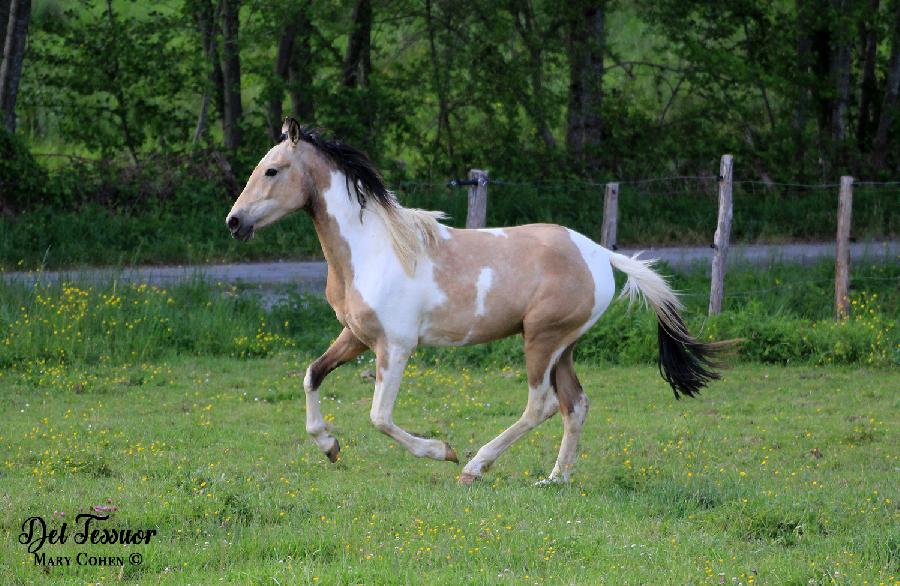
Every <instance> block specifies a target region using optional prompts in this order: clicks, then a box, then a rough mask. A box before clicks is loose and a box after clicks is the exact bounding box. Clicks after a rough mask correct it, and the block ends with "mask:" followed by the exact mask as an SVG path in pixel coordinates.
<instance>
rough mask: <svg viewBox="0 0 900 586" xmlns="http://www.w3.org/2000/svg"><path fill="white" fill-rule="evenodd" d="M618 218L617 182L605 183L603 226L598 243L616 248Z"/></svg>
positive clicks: (612, 248) (609, 247)
mask: <svg viewBox="0 0 900 586" xmlns="http://www.w3.org/2000/svg"><path fill="white" fill-rule="evenodd" d="M618 218H619V184H618V183H607V184H606V191H605V193H604V194H603V227H602V228H601V229H600V245H601V246H604V247H606V248H608V249H609V250H616V248H618V247H617V246H616V222H617V221H618Z"/></svg>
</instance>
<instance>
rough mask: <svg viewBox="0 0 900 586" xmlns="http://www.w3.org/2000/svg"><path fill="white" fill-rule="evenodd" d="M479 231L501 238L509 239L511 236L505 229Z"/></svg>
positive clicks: (480, 229)
mask: <svg viewBox="0 0 900 586" xmlns="http://www.w3.org/2000/svg"><path fill="white" fill-rule="evenodd" d="M478 231H479V232H485V233H487V234H492V235H494V236H499V237H500V238H509V234H507V233H506V230H504V229H503V228H478Z"/></svg>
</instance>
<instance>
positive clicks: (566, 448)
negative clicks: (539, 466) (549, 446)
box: [548, 395, 588, 482]
mask: <svg viewBox="0 0 900 586" xmlns="http://www.w3.org/2000/svg"><path fill="white" fill-rule="evenodd" d="M587 412H588V400H587V396H586V395H581V397H580V398H579V400H578V402H577V403H575V404H574V405H573V406H572V412H571V413H569V414H565V413H563V414H562V417H563V427H564V431H563V439H562V444H561V445H560V446H559V456H557V458H556V465H555V466H554V467H553V471H552V472H551V473H550V477H549V478H548V480H549V481H550V482H568V481H569V474H571V472H572V468H573V466H574V465H575V457H576V456H577V455H578V440H579V439H580V437H581V428H582V427H583V426H584V420H585V418H586V417H587Z"/></svg>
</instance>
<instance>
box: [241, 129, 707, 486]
mask: <svg viewBox="0 0 900 586" xmlns="http://www.w3.org/2000/svg"><path fill="white" fill-rule="evenodd" d="M296 210H305V211H306V212H307V213H308V214H309V215H310V216H311V218H312V221H313V224H314V226H315V229H316V233H317V235H318V237H319V241H320V242H321V245H322V251H323V252H324V254H325V259H326V261H327V262H328V282H327V286H326V289H325V296H326V297H327V299H328V303H329V304H330V305H331V307H332V308H333V309H334V312H335V314H336V316H337V319H338V321H340V323H341V324H342V325H343V326H344V329H343V330H342V331H341V333H340V335H339V336H338V337H337V339H336V340H335V341H334V343H332V344H331V346H330V347H329V348H328V350H326V351H325V353H324V354H322V356H321V357H319V358H318V359H317V360H315V361H314V362H313V363H312V364H311V365H310V366H309V368H308V369H307V371H306V377H305V378H304V381H303V386H304V389H305V391H306V431H307V432H308V433H309V434H310V435H311V436H312V438H313V439H314V440H315V442H316V444H317V445H318V447H319V449H321V450H322V451H323V452H324V453H325V454H326V455H327V456H328V458H329V459H330V460H331V461H332V462H334V461H336V460H337V458H338V454H339V452H340V445H339V444H338V441H337V439H335V438H334V437H333V436H332V435H331V434H330V433H329V431H328V429H327V428H326V426H325V422H324V420H323V419H322V413H321V411H320V409H319V393H318V389H319V385H321V384H322V380H323V379H324V378H325V376H326V375H327V374H328V373H330V372H331V371H332V370H334V369H335V368H337V367H339V366H340V365H342V364H345V363H346V362H349V361H350V360H353V359H354V358H355V357H357V356H358V355H360V354H361V353H362V352H364V351H365V350H368V349H371V350H373V351H374V352H375V357H376V364H377V369H376V375H375V394H374V397H373V399H372V409H371V414H370V415H371V419H372V423H373V424H374V425H375V427H376V428H378V429H379V430H380V431H382V432H383V433H385V434H387V435H389V436H390V437H392V438H393V439H394V440H396V441H397V442H398V443H400V444H401V445H402V446H404V447H405V448H406V449H408V450H409V451H410V452H412V453H413V454H414V455H416V456H420V457H421V456H426V457H429V458H433V459H435V460H449V461H452V462H456V463H459V460H458V458H457V455H456V452H454V451H453V449H452V448H451V447H450V445H449V444H447V443H446V442H443V441H440V440H437V439H427V438H422V437H417V436H415V435H413V434H411V433H409V432H407V431H405V430H404V429H402V428H400V427H399V426H397V425H396V424H395V423H394V421H393V418H392V412H393V409H394V403H395V401H396V399H397V392H398V390H399V389H400V382H401V379H402V378H403V372H404V369H405V366H406V362H407V360H408V359H409V357H410V355H411V354H412V352H413V351H414V350H415V348H416V347H417V346H419V345H422V344H425V345H431V346H462V345H466V344H481V343H484V342H490V341H492V340H497V339H500V338H505V337H507V336H512V335H513V334H522V336H523V338H524V346H525V362H526V370H527V376H528V404H527V406H526V407H525V412H524V413H523V414H522V416H521V417H520V418H519V420H518V421H516V422H515V423H513V424H512V425H511V426H510V427H509V428H508V429H506V430H505V431H503V432H502V433H501V434H500V435H498V436H497V437H496V438H494V439H493V440H491V441H490V442H489V443H487V444H486V445H485V446H484V447H482V448H481V449H480V450H478V453H477V454H476V455H475V457H474V458H472V460H470V461H469V462H468V463H467V464H466V465H465V467H464V468H463V470H462V472H461V474H460V478H459V480H460V482H461V483H464V484H469V483H471V482H473V481H474V480H475V479H477V478H479V477H480V476H481V475H482V474H483V473H484V472H485V471H486V470H487V469H488V468H489V467H490V465H491V464H493V462H494V461H495V460H496V459H497V458H498V457H499V456H500V455H501V454H502V453H503V452H504V451H505V450H506V449H507V448H509V446H510V445H512V443H513V442H515V441H516V440H518V439H519V438H520V437H522V436H523V435H524V434H525V433H527V432H528V431H530V430H531V429H533V428H534V427H536V426H537V425H539V424H540V423H541V422H543V421H545V420H546V419H548V418H550V417H551V416H552V415H553V414H554V413H556V412H557V411H559V412H560V414H561V416H562V421H563V430H564V431H563V439H562V444H561V446H560V449H559V456H558V457H557V460H556V465H555V466H554V467H553V471H552V472H551V473H550V476H549V478H548V479H547V481H550V482H553V481H556V482H564V481H566V480H568V478H569V474H570V472H571V470H572V466H573V463H574V461H575V457H576V452H577V448H578V439H579V436H580V434H581V429H582V426H583V424H584V420H585V416H586V415H587V411H588V399H587V396H586V395H585V393H584V391H583V390H582V387H581V384H580V383H579V382H578V377H577V376H576V374H575V369H574V364H573V360H572V353H573V350H574V348H575V343H576V341H577V340H578V338H579V337H580V336H581V335H582V334H584V333H585V332H586V331H587V330H588V329H589V328H590V327H591V326H592V325H593V324H594V323H595V322H596V321H597V319H598V318H599V317H600V315H601V314H602V313H603V312H604V311H605V310H606V308H607V307H608V306H609V304H610V302H611V301H612V299H613V294H614V292H615V291H614V290H615V282H614V280H613V269H617V270H619V271H622V272H624V273H625V274H626V275H627V276H628V280H627V282H626V284H625V286H624V288H623V290H622V293H621V295H624V296H626V297H629V298H630V299H631V300H634V299H636V298H638V297H641V296H642V297H643V298H644V300H645V301H646V303H648V304H649V305H650V306H651V307H652V308H653V310H654V311H655V312H656V315H657V318H658V322H659V326H658V331H659V352H660V353H659V370H660V373H661V374H662V376H663V378H664V379H665V380H666V381H667V382H668V383H669V384H670V385H671V387H672V389H673V391H674V393H675V397H676V398H678V396H679V394H685V395H688V396H694V395H695V394H696V393H697V392H698V391H699V390H700V389H701V388H702V387H704V386H705V385H706V384H707V383H708V382H709V381H710V380H712V379H717V378H719V375H718V374H717V373H716V372H715V370H714V368H715V364H714V362H713V357H714V355H715V354H716V352H717V350H718V349H719V347H720V345H718V344H704V343H700V342H698V341H697V340H696V339H695V338H693V337H692V336H691V334H690V333H689V332H688V331H687V328H686V327H685V325H684V322H683V321H682V319H681V317H680V315H679V313H680V310H681V304H680V303H679V301H678V298H677V296H676V295H675V293H673V291H672V290H671V289H670V288H669V286H668V285H667V283H666V281H665V280H664V279H663V278H662V277H661V276H660V275H659V274H657V273H656V272H654V271H653V269H652V261H643V260H637V259H636V258H629V257H626V256H623V255H621V254H617V253H615V252H612V251H610V250H607V249H605V248H603V247H602V246H599V245H597V244H595V243H594V242H592V241H591V240H590V239H588V238H586V237H585V236H582V235H581V234H579V233H577V232H574V231H572V230H569V229H567V228H564V227H562V226H556V225H550V224H532V225H527V226H518V227H513V228H491V229H482V230H459V229H455V228H450V227H448V226H445V225H443V224H441V223H439V220H441V219H443V218H444V215H443V214H442V213H439V212H430V211H423V210H418V209H409V208H404V207H402V206H401V205H400V204H399V203H398V201H397V199H396V198H395V197H394V194H393V193H391V192H390V191H389V190H388V189H387V187H386V186H385V183H384V180H383V179H382V177H381V175H380V174H379V172H378V170H376V169H375V167H374V166H373V165H372V163H371V162H370V160H369V158H368V157H367V156H366V155H365V154H364V153H363V152H361V151H359V150H357V149H355V148H353V147H351V146H349V145H347V144H344V143H342V142H339V141H335V140H329V139H327V138H325V137H323V136H322V135H321V134H320V133H319V132H317V131H315V130H308V129H305V128H303V127H301V126H300V125H299V124H298V123H297V121H296V120H294V119H291V118H289V119H287V120H285V123H284V126H283V128H282V135H281V140H280V142H279V143H278V144H276V145H275V146H274V147H272V149H271V150H270V151H269V152H268V153H267V154H266V155H265V156H264V157H263V158H262V160H261V161H260V162H259V164H258V165H257V167H256V169H255V170H254V171H253V173H252V174H251V175H250V179H249V180H248V182H247V186H246V187H245V188H244V190H243V192H242V193H241V195H240V197H238V199H237V201H236V202H235V203H234V206H233V207H232V208H231V211H230V212H229V213H228V216H227V218H226V224H227V226H228V229H229V230H230V231H231V234H232V236H233V237H235V238H238V239H240V240H249V239H250V238H252V237H253V235H254V234H255V232H256V230H259V229H260V228H262V227H264V226H267V225H269V224H271V223H272V222H275V221H276V220H278V219H279V218H281V217H283V216H285V215H286V214H289V213H291V212H293V211H296Z"/></svg>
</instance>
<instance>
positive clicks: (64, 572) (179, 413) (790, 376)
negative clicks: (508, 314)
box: [0, 353, 900, 585]
mask: <svg viewBox="0 0 900 586" xmlns="http://www.w3.org/2000/svg"><path fill="white" fill-rule="evenodd" d="M305 365H306V358H305V357H299V356H298V355H297V354H294V353H279V354H276V355H273V356H269V357H267V358H257V359H244V360H240V359H234V358H226V357H221V358H215V357H200V358H186V357H182V358H171V359H164V360H156V361H153V362H150V363H147V364H142V365H136V366H128V367H115V366H106V365H103V364H100V365H97V366H95V367H92V368H91V369H90V372H91V376H92V377H93V380H92V382H91V384H90V385H89V386H88V387H83V388H79V387H77V386H76V387H74V389H73V387H71V386H68V384H63V383H62V382H59V381H62V380H63V379H61V378H59V377H55V376H54V375H53V374H52V373H45V374H46V378H45V379H41V376H42V375H41V373H40V372H32V371H28V372H25V371H20V370H17V369H6V370H0V388H2V389H3V392H2V393H0V417H2V421H3V422H4V425H3V426H2V428H0V582H2V583H4V584H32V583H35V582H40V581H44V580H45V579H47V578H53V579H54V580H55V581H58V582H68V583H78V584H83V583H85V582H98V581H104V582H108V581H110V582H111V581H117V580H126V581H139V582H141V583H156V582H161V583H211V582H214V581H217V580H218V579H219V578H221V579H222V580H223V581H224V582H226V583H262V582H267V583H276V584H293V583H311V584H315V583H320V584H338V583H342V584H347V583H352V584H355V583H364V584H389V583H409V584H468V583H476V584H489V583H490V584H494V583H524V584H530V583H549V584H557V583H578V584H598V583H607V584H664V583H669V584H671V583H709V584H720V583H725V584H798V585H799V584H803V585H806V584H833V583H837V584H879V583H882V584H897V583H898V581H900V530H898V527H900V505H898V498H900V495H898V494H897V470H898V466H900V448H898V446H900V433H898V432H900V429H898V419H897V413H898V407H900V405H898V400H900V395H898V393H897V390H898V388H900V374H898V371H897V370H896V368H893V369H868V368H863V367H856V368H847V367H813V366H808V367H792V368H785V367H777V366H752V365H740V366H737V367H735V368H734V369H732V370H730V371H728V372H727V374H726V376H725V380H724V381H723V382H720V383H717V384H715V385H714V386H713V387H712V388H711V389H709V390H708V392H706V393H705V394H704V395H703V396H702V397H701V398H700V399H698V400H682V401H680V402H676V401H675V400H674V399H672V396H671V392H670V391H669V390H668V388H667V387H666V386H665V385H664V383H663V382H662V381H661V380H660V379H659V377H658V375H657V374H656V372H655V370H654V368H653V367H652V366H634V367H602V366H595V365H581V367H580V369H579V370H580V372H581V373H582V380H583V382H584V386H585V388H586V389H587V391H588V395H589V396H590V398H591V400H592V409H591V416H590V417H589V418H588V422H587V424H586V426H585V432H584V437H583V441H582V445H581V449H580V458H579V462H578V468H577V470H576V474H575V476H574V481H573V482H572V483H571V484H570V485H568V486H554V487H550V488H544V489H541V488H536V487H533V486H532V484H533V482H534V481H535V480H537V479H538V478H540V477H542V476H543V475H545V474H546V473H547V472H549V470H550V467H551V466H552V464H553V461H554V458H555V453H556V449H557V446H558V443H559V441H560V437H561V425H560V421H559V419H558V417H556V418H554V419H551V420H550V421H548V422H547V423H545V424H544V425H543V426H541V427H539V428H538V429H537V430H535V431H534V432H533V433H531V434H530V435H529V436H526V438H525V439H523V440H522V441H521V442H520V443H518V444H516V445H515V446H514V447H513V448H512V449H511V450H510V451H509V452H508V453H507V454H506V455H505V456H504V457H502V458H501V459H500V460H499V461H498V462H497V464H496V465H495V467H494V468H493V469H492V470H491V471H490V472H489V473H488V474H487V476H486V477H485V479H484V480H483V481H482V482H480V483H478V484H476V485H475V486H473V487H471V488H464V487H460V486H458V485H457V483H456V478H457V475H458V473H459V471H460V467H459V466H456V465H453V464H450V463H446V462H432V461H425V460H419V459H416V458H414V457H412V456H411V455H409V454H407V453H405V452H404V451H402V450H401V449H400V448H399V446H397V445H396V444H395V443H393V442H392V441H391V440H390V439H389V438H387V437H384V436H382V435H381V434H379V433H378V432H377V431H376V430H375V429H374V428H373V427H372V426H371V425H370V424H369V422H368V410H369V403H370V397H371V388H370V387H371V383H369V382H367V381H364V380H363V378H362V377H361V374H362V373H363V371H364V370H366V369H368V368H370V367H371V366H370V364H369V356H368V355H365V356H364V357H363V360H361V361H360V362H359V363H357V364H353V365H348V366H345V367H344V368H343V369H341V370H339V371H337V372H336V373H334V374H333V375H332V377H331V378H329V379H327V381H326V382H325V384H324V386H323V397H324V401H323V412H324V413H325V414H326V420H327V421H328V423H329V425H331V426H332V427H333V429H334V432H335V433H336V435H337V437H339V439H340V441H341V443H342V445H343V454H342V459H341V460H340V461H339V462H338V463H337V464H336V465H331V464H329V463H328V462H327V461H326V460H325V458H324V456H322V455H321V454H320V453H319V452H318V451H317V450H316V448H315V446H314V445H313V443H312V442H311V441H308V440H307V438H306V435H305V432H304V430H303V413H304V407H303V389H302V383H301V381H302V373H303V369H304V368H305ZM49 370H52V369H50V368H49V367H48V371H49ZM63 378H64V377H63ZM524 402H525V387H524V383H523V375H522V373H521V372H520V371H518V370H517V369H516V368H512V369H505V370H503V371H502V372H501V369H498V368H493V367H492V368H487V369H472V370H466V369H459V368H454V369H450V368H430V367H426V366H424V365H423V364H421V363H420V364H418V365H413V366H411V367H410V369H409V371H408V378H407V383H406V384H405V386H404V390H402V391H401V397H400V400H399V403H398V410H397V413H396V420H397V422H398V423H399V424H401V425H403V426H406V427H407V428H408V429H410V430H411V431H414V432H418V433H421V434H425V435H430V436H437V437H441V438H443V439H446V440H448V441H449V442H450V443H451V444H452V445H453V446H454V447H455V448H456V450H457V451H458V452H459V453H460V455H461V456H462V455H463V454H466V453H467V452H469V451H471V450H475V449H477V448H478V447H479V446H480V445H481V444H483V443H484V442H486V441H488V440H489V439H491V438H492V437H493V436H494V435H495V434H496V433H498V432H499V431H500V430H501V429H502V428H504V427H505V426H506V425H508V424H510V423H511V422H512V421H514V420H515V418H516V417H518V415H519V413H520V412H521V409H522V408H523V406H524ZM100 505H102V506H109V507H113V506H114V507H116V508H117V510H116V511H115V512H113V513H112V520H111V521H109V522H108V523H109V525H110V526H115V527H125V526H127V527H129V528H135V529H137V528H143V529H147V528H154V529H156V530H157V531H158V536H157V537H155V538H154V539H153V540H152V542H151V543H150V544H149V545H134V546H127V547H124V548H123V547H121V546H110V545H74V544H73V543H71V541H70V542H69V543H67V544H66V545H45V546H44V548H43V550H42V551H45V552H48V555H49V554H52V555H54V556H55V555H69V556H74V555H76V554H77V552H79V551H86V552H87V553H88V554H89V555H94V556H123V558H124V560H125V565H124V566H122V567H92V566H75V565H73V566H72V567H54V568H49V569H47V570H46V573H45V570H44V569H42V568H40V567H36V566H35V565H34V560H33V556H31V555H29V554H28V553H27V551H26V548H25V546H24V545H21V544H19V543H18V541H17V537H18V535H19V533H20V532H21V524H22V522H23V521H24V520H25V519H26V518H27V517H30V516H35V515H37V516H42V517H44V518H45V519H46V520H47V521H48V523H50V525H51V526H59V524H60V517H59V515H58V514H56V515H54V512H55V511H57V512H64V513H65V519H66V520H68V521H69V523H70V524H71V523H72V521H73V518H74V517H75V515H76V514H78V512H79V511H86V510H88V509H90V508H91V507H93V506H100ZM133 552H138V553H140V554H141V555H142V556H143V563H142V564H140V565H130V564H129V560H128V556H129V555H130V554H131V553H133ZM74 563H75V561H74V558H73V564H74Z"/></svg>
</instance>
